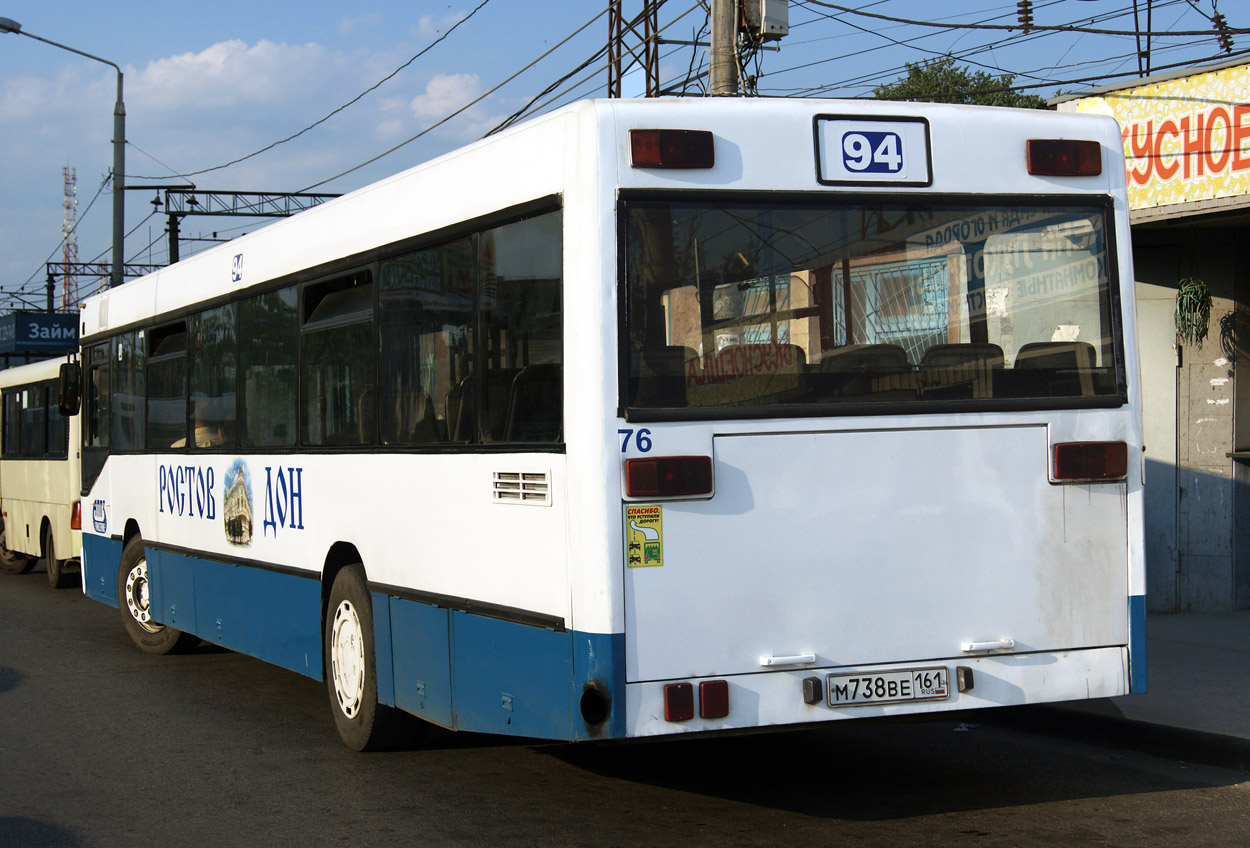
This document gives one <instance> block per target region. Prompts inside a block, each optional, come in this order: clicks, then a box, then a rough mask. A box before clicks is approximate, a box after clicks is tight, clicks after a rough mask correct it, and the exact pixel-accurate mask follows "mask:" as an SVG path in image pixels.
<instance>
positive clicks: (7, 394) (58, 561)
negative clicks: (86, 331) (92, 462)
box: [0, 358, 82, 589]
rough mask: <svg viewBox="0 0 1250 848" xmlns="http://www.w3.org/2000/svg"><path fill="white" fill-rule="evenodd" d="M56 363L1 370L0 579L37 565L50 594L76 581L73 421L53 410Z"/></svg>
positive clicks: (77, 482)
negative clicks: (45, 577)
mask: <svg viewBox="0 0 1250 848" xmlns="http://www.w3.org/2000/svg"><path fill="white" fill-rule="evenodd" d="M61 364H62V360H61V359H59V358H58V359H52V360H48V361H45V362H35V363H31V364H30V365H20V366H17V367H15V368H8V369H5V370H3V371H0V520H2V522H3V523H0V572H3V573H4V574H24V573H26V572H28V571H30V570H31V569H32V568H34V566H35V564H36V563H37V562H38V561H39V560H41V559H42V560H44V561H45V563H46V566H47V573H48V584H49V585H50V586H52V587H53V588H54V589H60V588H64V587H66V586H70V585H72V584H74V583H75V582H77V579H78V577H77V574H78V572H79V563H80V556H81V550H82V530H81V527H82V521H81V512H80V505H79V496H80V494H81V492H82V483H81V480H82V475H81V465H80V463H79V461H78V459H79V445H80V438H79V431H78V420H79V417H78V416H77V415H69V416H66V415H63V414H61V412H60V411H59V410H58V409H57V398H58V391H57V385H58V382H57V378H58V374H59V370H60V366H61Z"/></svg>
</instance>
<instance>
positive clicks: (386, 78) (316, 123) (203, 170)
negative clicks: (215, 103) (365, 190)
mask: <svg viewBox="0 0 1250 848" xmlns="http://www.w3.org/2000/svg"><path fill="white" fill-rule="evenodd" d="M490 1H491V0H482V2H481V3H478V4H477V6H476V7H475V8H474V9H473V11H472V12H469V14H467V15H465V16H464V17H463V18H461V19H460V20H458V21H456V23H454V24H453V25H452V26H451V27H450V28H449V29H448V30H447V32H445V33H443V34H442V35H440V36H439V37H438V38H436V39H434V40H433V41H431V42H430V43H429V44H428V45H426V46H425V47H424V48H422V49H421V50H419V51H418V52H417V53H416V55H414V56H413V57H412V58H410V59H409V60H408V61H407V62H404V63H403V64H402V65H400V66H399V67H398V68H396V69H395V70H393V71H391V72H390V73H389V74H387V75H386V76H384V77H382V79H380V80H378V81H377V82H376V83H374V84H373V85H371V86H369V87H368V88H366V89H365V90H364V91H362V92H360V94H357V95H356V96H355V97H353V98H352V99H351V100H349V101H347V102H346V103H344V104H343V105H342V106H340V107H338V108H337V109H335V110H333V111H331V112H330V113H328V114H327V115H326V116H325V117H323V118H320V119H318V120H316V121H314V122H313V123H311V124H309V125H308V126H306V127H304V128H303V129H302V130H300V131H299V132H296V133H292V134H291V135H289V136H287V137H286V138H283V139H279V140H278V141H275V142H273V143H272V144H268V145H266V146H264V147H262V148H261V149H260V150H256V151H254V152H252V153H249V154H247V155H246V156H240V157H239V158H237V159H231V160H230V161H229V162H227V163H225V164H224V165H214V166H213V167H211V168H201V169H200V170H198V171H188V172H186V173H185V174H174V175H173V176H170V177H143V176H129V175H128V177H129V178H130V179H136V180H160V179H183V178H185V177H195V176H199V175H200V174H207V173H210V172H212V171H220V170H222V169H223V168H229V167H230V166H231V165H237V164H239V163H240V162H245V161H247V160H248V159H251V158H253V157H255V156H259V155H260V154H262V153H266V152H268V151H270V150H273V149H274V148H275V147H277V146H278V145H280V144H286V143H287V142H288V141H294V140H295V139H297V138H299V137H300V136H302V135H303V134H304V133H306V132H308V131H309V130H311V129H314V128H315V127H318V126H320V125H321V124H324V123H325V122H326V121H328V120H330V119H331V118H333V117H334V116H335V115H337V114H338V113H339V112H342V111H343V110H344V109H346V108H348V107H349V106H352V105H353V104H355V103H357V102H359V101H360V100H361V99H362V98H364V96H365V95H367V94H369V93H370V92H373V91H376V90H377V89H378V88H379V87H381V86H382V85H383V84H384V83H386V82H387V81H389V80H390V79H392V78H393V77H394V76H395V75H396V74H398V73H399V72H400V71H402V70H404V69H405V68H407V67H408V66H409V65H411V64H412V63H413V62H415V61H417V60H418V59H420V58H421V57H422V56H424V55H425V54H426V53H428V52H430V51H431V50H433V49H434V47H436V46H437V45H438V44H440V43H441V42H442V41H443V40H444V39H446V38H447V37H448V36H449V35H451V34H452V33H453V32H455V31H456V29H457V28H458V27H459V26H460V25H461V24H463V23H465V22H466V21H468V20H469V18H471V17H473V16H474V15H476V14H477V13H478V11H479V10H480V9H481V8H482V7H483V6H485V5H486V4H487V3H489V2H490ZM152 158H153V159H155V157H152ZM166 167H168V166H166ZM318 185H320V183H318Z"/></svg>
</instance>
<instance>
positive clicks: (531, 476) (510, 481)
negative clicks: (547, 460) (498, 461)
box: [491, 471, 551, 506]
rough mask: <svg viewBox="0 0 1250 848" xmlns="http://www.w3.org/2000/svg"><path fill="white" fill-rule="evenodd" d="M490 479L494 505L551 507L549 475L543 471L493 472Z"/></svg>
mask: <svg viewBox="0 0 1250 848" xmlns="http://www.w3.org/2000/svg"><path fill="white" fill-rule="evenodd" d="M492 477H493V486H492V488H491V500H493V501H494V502H495V503H503V504H526V505H528V506H551V475H550V474H548V473H547V472H545V471H495V472H493V474H492Z"/></svg>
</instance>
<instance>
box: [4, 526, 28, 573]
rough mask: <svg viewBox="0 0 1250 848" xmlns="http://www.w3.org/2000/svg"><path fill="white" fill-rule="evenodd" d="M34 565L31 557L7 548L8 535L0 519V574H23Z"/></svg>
mask: <svg viewBox="0 0 1250 848" xmlns="http://www.w3.org/2000/svg"><path fill="white" fill-rule="evenodd" d="M34 567H35V560H34V558H33V557H28V556H26V554H23V553H19V552H18V551H13V550H9V537H8V533H7V531H6V530H5V529H4V522H3V521H0V574H25V573H26V572H28V571H30V570H31V569H32V568H34Z"/></svg>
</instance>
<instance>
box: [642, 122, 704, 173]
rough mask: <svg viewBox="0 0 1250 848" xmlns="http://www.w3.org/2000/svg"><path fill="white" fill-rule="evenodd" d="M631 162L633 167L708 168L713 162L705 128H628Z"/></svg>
mask: <svg viewBox="0 0 1250 848" xmlns="http://www.w3.org/2000/svg"><path fill="white" fill-rule="evenodd" d="M629 153H630V164H631V165H633V166H634V167H635V168H711V167H712V166H713V165H715V164H716V152H715V147H714V146H713V144H712V134H711V133H710V132H708V131H707V130H630V131H629Z"/></svg>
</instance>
